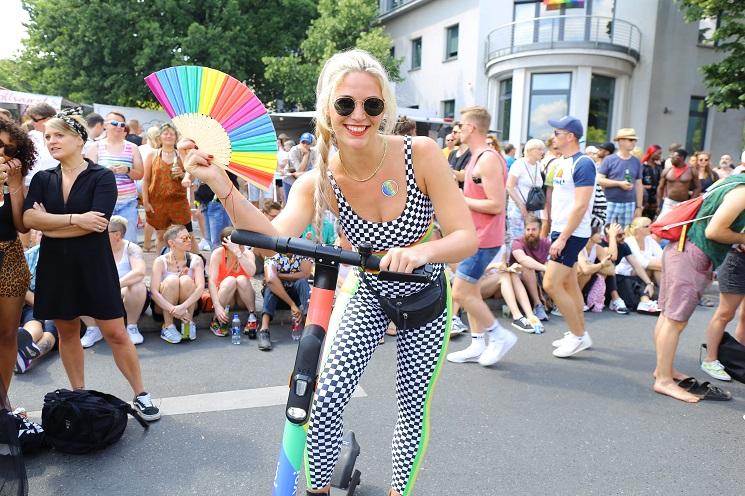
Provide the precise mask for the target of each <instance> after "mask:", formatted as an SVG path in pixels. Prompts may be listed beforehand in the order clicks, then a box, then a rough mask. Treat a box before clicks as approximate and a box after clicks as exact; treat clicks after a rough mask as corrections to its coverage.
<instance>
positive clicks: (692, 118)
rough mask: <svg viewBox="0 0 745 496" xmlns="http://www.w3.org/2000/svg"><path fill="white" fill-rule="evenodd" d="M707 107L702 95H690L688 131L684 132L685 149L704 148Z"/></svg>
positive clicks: (691, 150) (692, 150)
mask: <svg viewBox="0 0 745 496" xmlns="http://www.w3.org/2000/svg"><path fill="white" fill-rule="evenodd" d="M708 114H709V109H708V108H706V100H705V99H704V97H702V96H692V97H691V104H690V106H689V107H688V132H687V133H686V149H687V150H688V151H689V152H694V151H696V150H703V149H704V139H705V137H706V120H707V117H708Z"/></svg>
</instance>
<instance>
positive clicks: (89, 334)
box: [80, 327, 103, 348]
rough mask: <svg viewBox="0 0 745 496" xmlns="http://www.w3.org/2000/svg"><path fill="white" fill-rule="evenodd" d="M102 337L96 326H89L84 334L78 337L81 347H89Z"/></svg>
mask: <svg viewBox="0 0 745 496" xmlns="http://www.w3.org/2000/svg"><path fill="white" fill-rule="evenodd" d="M102 339H103V334H101V329H99V328H98V327H89V328H88V329H86V330H85V334H83V337H82V338H80V344H82V345H83V348H90V347H91V346H93V345H94V344H96V343H98V342H99V341H101V340H102Z"/></svg>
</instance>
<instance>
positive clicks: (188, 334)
mask: <svg viewBox="0 0 745 496" xmlns="http://www.w3.org/2000/svg"><path fill="white" fill-rule="evenodd" d="M187 339H188V340H189V341H194V340H195V339H197V324H196V323H195V322H194V321H193V320H187V321H186V322H182V323H181V341H186V340H187Z"/></svg>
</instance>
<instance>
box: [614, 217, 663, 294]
mask: <svg viewBox="0 0 745 496" xmlns="http://www.w3.org/2000/svg"><path fill="white" fill-rule="evenodd" d="M651 225H652V221H651V220H650V219H649V218H647V217H637V218H636V219H634V221H633V222H632V223H631V224H629V225H628V226H627V227H626V233H625V234H626V244H627V245H628V246H629V248H630V249H631V253H632V254H633V255H634V258H636V260H637V261H638V262H639V264H640V265H641V266H642V267H643V268H644V270H645V271H646V272H647V274H649V275H650V276H651V277H652V280H653V281H655V282H656V283H657V284H658V285H659V284H660V281H662V247H661V246H660V244H659V243H658V242H657V240H656V239H654V237H653V236H652V234H651V231H650V230H649V226H651ZM616 274H619V275H623V276H632V275H636V272H635V271H634V268H633V267H632V266H631V264H630V263H629V262H628V261H627V260H626V259H623V260H621V263H619V264H618V267H616Z"/></svg>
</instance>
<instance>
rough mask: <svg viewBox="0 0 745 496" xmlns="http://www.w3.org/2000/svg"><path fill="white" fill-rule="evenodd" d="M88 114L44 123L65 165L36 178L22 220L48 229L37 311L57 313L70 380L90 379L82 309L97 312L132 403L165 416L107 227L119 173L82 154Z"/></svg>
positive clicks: (76, 383) (148, 416)
mask: <svg viewBox="0 0 745 496" xmlns="http://www.w3.org/2000/svg"><path fill="white" fill-rule="evenodd" d="M87 137H88V132H87V130H86V128H85V121H84V120H83V119H82V118H81V117H80V116H79V115H75V114H74V113H73V112H69V111H66V112H63V113H60V114H57V115H56V116H55V117H54V118H52V119H50V120H49V121H48V122H47V123H46V131H45V134H44V140H45V142H46V144H47V148H48V149H49V152H50V153H51V155H52V157H54V159H55V160H59V162H60V165H59V166H57V168H56V169H50V170H46V171H39V172H38V173H37V174H36V175H35V176H34V178H33V179H32V180H31V185H30V187H29V191H28V195H27V197H26V202H25V205H24V214H23V221H24V222H25V224H26V225H27V226H28V227H31V228H33V229H38V230H40V231H42V233H43V235H44V236H43V238H42V240H41V250H40V252H39V262H38V265H37V268H36V291H35V301H34V317H36V318H38V319H47V320H50V319H53V320H54V323H55V325H56V326H57V329H58V330H59V351H60V357H61V358H62V363H63V365H64V366H65V371H66V372H67V377H68V379H69V380H70V384H71V386H72V387H73V388H75V389H82V388H84V387H85V374H84V355H83V347H82V345H81V344H80V320H79V316H80V315H88V316H90V317H93V318H94V319H96V322H97V325H98V327H99V328H100V329H101V332H102V334H103V336H104V338H105V339H106V342H107V343H109V346H111V350H112V352H113V355H114V360H115V361H116V364H117V366H118V367H119V370H120V371H121V372H122V374H124V377H126V379H127V381H129V384H130V386H132V389H133V390H134V393H135V395H136V396H135V399H134V405H135V407H136V408H137V409H138V410H139V412H140V414H141V416H142V417H143V418H144V419H145V420H148V421H152V420H157V419H158V418H160V412H159V410H158V409H157V408H156V407H155V406H153V404H152V401H151V399H150V395H149V394H148V393H146V392H145V389H144V387H143V385H142V376H141V373H140V362H139V359H138V357H137V352H136V351H135V347H134V345H133V344H132V341H131V340H130V339H129V336H128V335H127V331H126V329H125V327H124V319H123V317H124V307H123V305H122V299H121V290H120V288H119V277H118V273H117V270H116V262H115V261H114V256H113V254H112V252H111V244H110V243H109V237H108V234H107V227H108V223H109V221H108V219H109V217H110V216H111V213H112V211H113V209H114V204H115V203H116V196H117V190H116V182H115V179H114V174H113V173H112V172H111V171H109V170H108V169H105V168H103V167H100V166H98V165H96V164H94V163H93V162H91V161H90V160H86V159H84V158H83V153H82V150H83V145H84V143H85V141H86V139H87Z"/></svg>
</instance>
